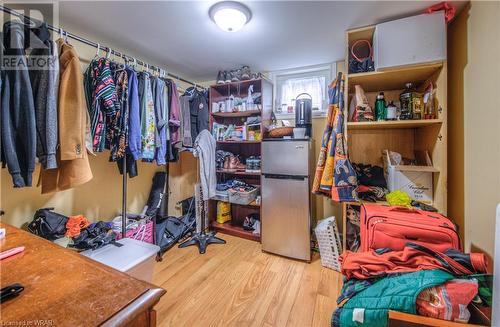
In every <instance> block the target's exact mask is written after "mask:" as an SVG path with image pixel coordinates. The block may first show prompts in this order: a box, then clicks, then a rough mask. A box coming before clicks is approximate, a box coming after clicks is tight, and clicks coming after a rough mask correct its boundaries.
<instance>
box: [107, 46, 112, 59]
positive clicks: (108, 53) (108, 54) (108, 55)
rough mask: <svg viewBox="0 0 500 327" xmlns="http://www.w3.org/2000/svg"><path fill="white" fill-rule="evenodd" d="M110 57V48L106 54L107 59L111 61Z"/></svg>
mask: <svg viewBox="0 0 500 327" xmlns="http://www.w3.org/2000/svg"><path fill="white" fill-rule="evenodd" d="M110 56H111V48H108V49H107V52H106V59H109V57H110Z"/></svg>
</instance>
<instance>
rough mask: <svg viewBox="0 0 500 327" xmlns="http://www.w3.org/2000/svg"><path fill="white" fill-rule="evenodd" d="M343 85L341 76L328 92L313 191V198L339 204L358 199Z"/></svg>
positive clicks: (340, 75)
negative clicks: (323, 197)
mask: <svg viewBox="0 0 500 327" xmlns="http://www.w3.org/2000/svg"><path fill="white" fill-rule="evenodd" d="M344 85H345V78H344V75H343V74H342V73H339V74H338V76H337V79H336V80H334V81H333V82H332V83H331V84H330V86H329V89H328V96H329V106H328V116H327V119H326V126H325V131H324V133H323V139H322V143H321V150H320V153H319V157H318V164H317V167H316V174H315V176H314V183H313V187H312V192H313V193H314V194H323V195H328V196H329V197H331V198H332V200H334V201H337V202H344V201H355V200H356V199H357V196H356V186H357V179H356V172H355V171H354V169H353V168H352V166H351V163H350V161H349V158H348V154H347V142H346V140H345V137H344Z"/></svg>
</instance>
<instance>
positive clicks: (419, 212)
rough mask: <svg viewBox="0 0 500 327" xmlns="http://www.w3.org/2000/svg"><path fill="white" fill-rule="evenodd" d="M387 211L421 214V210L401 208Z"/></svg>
mask: <svg viewBox="0 0 500 327" xmlns="http://www.w3.org/2000/svg"><path fill="white" fill-rule="evenodd" d="M389 211H399V212H406V213H417V214H419V215H421V214H422V212H421V210H416V209H410V208H407V207H401V206H397V207H394V208H391V209H389Z"/></svg>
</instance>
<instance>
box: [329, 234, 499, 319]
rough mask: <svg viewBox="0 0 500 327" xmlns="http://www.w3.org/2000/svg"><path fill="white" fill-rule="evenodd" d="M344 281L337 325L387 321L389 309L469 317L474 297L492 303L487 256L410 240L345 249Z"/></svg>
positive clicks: (461, 317) (480, 301) (434, 315)
mask: <svg viewBox="0 0 500 327" xmlns="http://www.w3.org/2000/svg"><path fill="white" fill-rule="evenodd" d="M340 261H341V264H342V274H343V275H344V285H343V287H342V291H341V295H340V297H339V298H338V300H337V304H338V309H336V310H335V312H334V313H333V317H332V326H386V325H387V323H388V311H389V310H395V311H401V312H406V313H411V314H417V313H418V314H420V315H424V316H429V317H433V318H439V319H446V320H453V321H459V322H467V321H468V320H469V318H470V312H469V311H468V309H467V306H468V305H469V303H470V302H471V301H472V302H475V303H480V304H484V305H487V306H491V278H492V276H491V275H486V274H485V273H486V269H487V267H486V256H485V255H484V254H482V253H471V254H465V253H463V252H461V251H459V250H456V249H449V250H447V251H445V252H444V253H442V252H438V251H435V250H433V249H431V248H429V247H426V246H423V245H419V244H415V243H411V242H410V243H407V244H406V245H405V246H404V248H403V249H402V250H399V251H393V250H391V249H388V248H382V249H377V250H374V251H368V252H358V253H354V252H350V251H347V252H345V253H344V254H342V255H341V257H340Z"/></svg>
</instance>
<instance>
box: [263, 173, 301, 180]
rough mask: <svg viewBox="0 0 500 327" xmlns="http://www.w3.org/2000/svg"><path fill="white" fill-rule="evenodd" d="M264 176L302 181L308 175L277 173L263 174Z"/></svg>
mask: <svg viewBox="0 0 500 327" xmlns="http://www.w3.org/2000/svg"><path fill="white" fill-rule="evenodd" d="M263 176H264V177H265V178H268V179H293V180H298V181H303V180H305V179H307V178H308V176H296V175H293V176H292V175H279V174H263Z"/></svg>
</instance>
